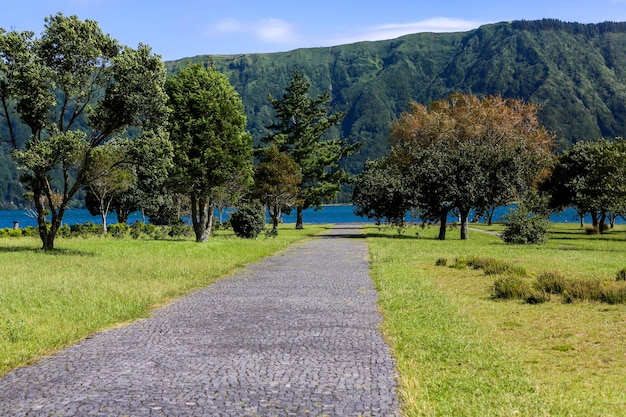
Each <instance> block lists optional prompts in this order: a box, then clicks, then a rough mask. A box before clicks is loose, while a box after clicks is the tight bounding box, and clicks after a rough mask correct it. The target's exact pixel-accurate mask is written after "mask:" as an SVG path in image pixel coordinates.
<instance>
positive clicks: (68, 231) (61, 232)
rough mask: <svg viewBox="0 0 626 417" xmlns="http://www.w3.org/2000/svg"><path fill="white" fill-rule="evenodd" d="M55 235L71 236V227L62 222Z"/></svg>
mask: <svg viewBox="0 0 626 417" xmlns="http://www.w3.org/2000/svg"><path fill="white" fill-rule="evenodd" d="M57 236H60V237H71V236H72V229H71V228H70V227H69V226H68V225H67V224H63V225H62V226H61V227H59V230H58V231H57Z"/></svg>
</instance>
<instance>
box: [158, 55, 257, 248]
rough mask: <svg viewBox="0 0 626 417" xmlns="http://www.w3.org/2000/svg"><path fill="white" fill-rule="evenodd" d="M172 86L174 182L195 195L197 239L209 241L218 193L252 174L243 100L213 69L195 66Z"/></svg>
mask: <svg viewBox="0 0 626 417" xmlns="http://www.w3.org/2000/svg"><path fill="white" fill-rule="evenodd" d="M166 90H167V94H168V95H169V104H170V107H171V111H172V113H171V117H170V137H171V140H172V143H173V146H174V168H173V171H172V173H171V183H172V186H173V188H174V189H175V190H177V191H178V192H179V193H181V194H184V195H186V196H188V197H189V199H190V204H191V220H192V223H193V228H194V231H195V234H196V241H197V242H205V241H206V240H207V239H208V237H209V235H210V233H211V226H212V222H213V208H214V206H215V199H216V198H217V196H218V195H220V194H221V191H222V190H223V189H224V188H225V187H226V186H227V184H228V183H229V181H231V180H232V179H233V178H237V179H239V180H240V181H244V182H249V181H250V180H251V178H252V138H251V136H250V135H249V134H248V133H247V132H246V130H245V129H246V118H245V116H244V113H243V104H242V103H241V99H240V98H239V96H238V95H237V92H236V91H235V89H234V88H233V87H232V86H231V85H230V83H229V82H228V79H226V77H224V76H223V75H222V74H220V73H218V72H217V71H216V70H214V69H213V68H212V67H210V66H207V67H205V66H204V65H201V64H194V65H190V66H189V67H187V68H185V69H182V70H181V71H180V72H179V73H178V74H177V75H175V76H173V77H171V78H169V79H168V80H167V84H166Z"/></svg>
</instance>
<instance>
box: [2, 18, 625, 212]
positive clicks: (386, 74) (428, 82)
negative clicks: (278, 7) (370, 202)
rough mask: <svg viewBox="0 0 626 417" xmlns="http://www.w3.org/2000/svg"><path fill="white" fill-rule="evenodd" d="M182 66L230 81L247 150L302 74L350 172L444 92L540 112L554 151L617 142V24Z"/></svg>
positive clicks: (486, 30)
mask: <svg viewBox="0 0 626 417" xmlns="http://www.w3.org/2000/svg"><path fill="white" fill-rule="evenodd" d="M190 62H211V63H212V65H215V67H216V68H218V69H219V70H220V71H222V72H224V73H225V74H226V75H227V76H228V77H229V78H230V81H231V83H232V84H233V85H234V86H235V88H236V90H237V91H238V92H239V94H240V95H241V97H242V99H243V102H244V106H245V111H246V114H247V117H248V126H249V130H250V132H251V133H252V134H253V135H254V138H255V140H256V141H258V140H259V139H260V138H261V137H262V136H264V135H265V134H266V131H265V129H264V126H265V125H268V124H270V123H271V122H272V110H271V109H272V108H271V105H270V103H269V101H268V99H267V94H271V95H273V96H275V97H278V96H280V95H281V94H282V92H283V90H284V89H285V87H286V86H287V85H288V83H289V79H290V76H291V74H292V72H293V70H295V69H297V70H299V71H301V72H304V73H305V74H307V75H308V77H309V78H310V80H311V82H312V85H313V88H314V90H313V91H312V93H313V94H317V93H319V92H321V91H324V90H327V89H328V90H330V92H331V96H332V103H331V106H332V111H333V112H337V111H342V112H345V113H346V117H345V118H344V120H343V123H342V125H341V127H340V129H341V132H338V131H337V130H336V131H334V132H333V135H339V133H341V135H343V136H349V137H351V138H352V139H353V140H354V141H361V142H363V146H362V148H361V150H360V152H359V153H358V155H356V156H353V157H351V159H350V160H349V161H346V163H345V164H344V165H345V167H346V168H347V169H348V170H349V171H352V172H359V171H360V170H361V169H362V167H363V164H364V161H365V160H366V159H367V158H377V157H379V156H380V155H381V154H383V153H384V152H385V151H386V149H387V133H388V127H389V124H390V122H391V121H392V120H393V119H395V118H397V117H398V115H399V114H400V113H401V112H403V111H405V110H406V109H407V108H408V102H409V100H415V101H418V102H422V103H427V102H430V101H432V100H437V99H441V98H443V97H445V96H447V95H449V94H450V93H452V92H463V93H471V94H476V95H487V94H501V95H502V96H505V97H513V98H521V99H524V100H527V101H532V102H534V103H537V104H540V105H541V106H542V108H541V111H540V118H541V120H542V122H543V123H544V124H545V125H546V126H547V127H548V128H549V129H550V130H551V131H552V132H554V133H555V134H556V135H557V137H558V139H559V143H560V147H561V148H567V147H568V146H570V145H571V144H572V143H574V142H576V141H579V140H595V139H598V138H600V137H606V138H611V137H615V136H626V23H602V24H592V25H583V24H577V23H564V22H560V21H557V20H541V21H517V22H510V23H498V24H492V25H486V26H483V27H480V28H478V29H476V30H473V31H470V32H464V33H441V34H434V33H421V34H413V35H407V36H404V37H401V38H398V39H394V40H388V41H378V42H360V43H355V44H350V45H342V46H335V47H328V48H309V49H298V50H294V51H290V52H284V53H274V54H246V55H236V56H235V55H233V56H198V57H194V58H187V59H181V60H178V61H171V62H167V63H166V65H167V67H168V69H169V71H170V72H175V71H176V70H177V69H179V68H181V67H184V66H185V65H187V64H188V63H190ZM0 158H3V155H2V154H1V153H0ZM2 163H3V166H2V170H1V171H0V192H2V193H4V195H3V196H0V197H3V198H2V200H7V197H8V195H7V194H6V193H7V191H6V190H7V181H8V179H9V178H11V175H9V174H7V173H5V169H4V168H5V167H4V161H2ZM11 172H14V170H11Z"/></svg>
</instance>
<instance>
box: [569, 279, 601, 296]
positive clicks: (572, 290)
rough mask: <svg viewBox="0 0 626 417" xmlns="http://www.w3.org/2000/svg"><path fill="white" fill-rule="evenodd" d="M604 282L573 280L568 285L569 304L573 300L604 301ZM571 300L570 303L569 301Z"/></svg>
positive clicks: (597, 280)
mask: <svg viewBox="0 0 626 417" xmlns="http://www.w3.org/2000/svg"><path fill="white" fill-rule="evenodd" d="M602 287H603V281H602V280H600V279H594V278H587V279H573V280H570V281H569V282H568V285H567V289H566V291H567V300H566V301H567V302H572V301H573V300H589V301H602ZM568 300H569V301H568Z"/></svg>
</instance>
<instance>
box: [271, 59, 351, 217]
mask: <svg viewBox="0 0 626 417" xmlns="http://www.w3.org/2000/svg"><path fill="white" fill-rule="evenodd" d="M310 87H311V84H310V83H309V81H307V79H306V78H305V75H304V74H302V73H300V72H298V71H294V72H293V75H292V77H291V80H290V83H289V86H288V87H287V88H286V90H285V92H284V93H283V95H282V97H281V98H275V97H272V96H270V97H269V100H270V103H271V104H272V107H273V108H274V111H275V113H276V119H277V120H276V121H275V122H274V123H272V124H270V125H268V126H267V128H268V129H269V131H270V134H269V135H268V136H266V137H265V138H263V141H264V142H265V143H267V144H271V145H274V146H276V147H277V149H278V150H279V152H283V153H285V154H287V155H289V156H290V157H291V158H292V159H293V161H294V162H295V164H296V165H297V166H298V167H299V171H300V173H301V175H302V178H301V181H300V183H299V193H298V201H297V204H296V211H297V220H296V228H302V221H303V220H302V211H303V210H305V209H307V208H309V207H321V205H322V203H323V202H329V201H331V200H332V199H333V198H334V197H335V196H336V195H337V193H338V192H339V189H340V184H341V182H342V181H346V180H347V179H348V177H347V175H346V172H345V171H344V170H343V169H341V168H340V167H339V161H340V160H341V159H342V158H345V157H347V156H349V155H351V154H352V153H353V152H354V151H355V150H356V149H357V148H358V147H359V146H360V143H358V142H357V143H353V144H350V140H349V139H341V138H326V139H324V135H325V134H326V132H328V131H329V130H330V129H332V128H333V127H334V126H336V125H338V124H339V123H340V122H341V119H343V117H344V115H343V114H341V113H336V114H330V113H329V109H328V105H329V103H330V95H329V93H328V91H325V92H324V93H322V94H321V95H319V96H317V97H311V96H310V95H309V89H310Z"/></svg>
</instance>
